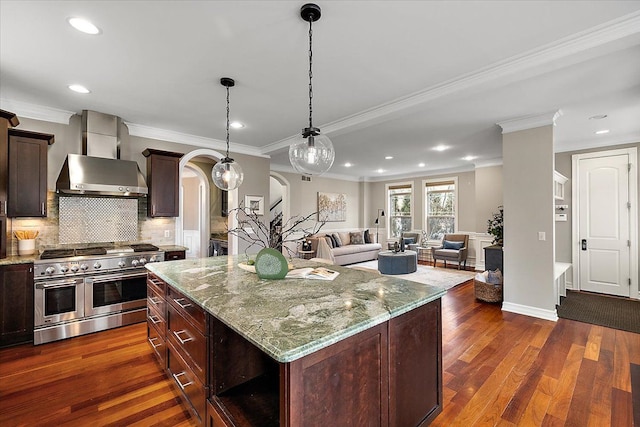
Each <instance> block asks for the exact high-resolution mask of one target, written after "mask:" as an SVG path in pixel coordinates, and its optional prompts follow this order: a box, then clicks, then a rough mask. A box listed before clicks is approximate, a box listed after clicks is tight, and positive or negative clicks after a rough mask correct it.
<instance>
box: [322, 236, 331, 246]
mask: <svg viewBox="0 0 640 427" xmlns="http://www.w3.org/2000/svg"><path fill="white" fill-rule="evenodd" d="M324 240H326V241H327V245H329V247H330V248H332V249H333V240H332V239H331V236H324Z"/></svg>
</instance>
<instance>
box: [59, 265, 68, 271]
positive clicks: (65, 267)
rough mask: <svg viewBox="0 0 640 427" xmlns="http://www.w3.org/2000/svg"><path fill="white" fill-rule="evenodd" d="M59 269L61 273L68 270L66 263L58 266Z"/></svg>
mask: <svg viewBox="0 0 640 427" xmlns="http://www.w3.org/2000/svg"><path fill="white" fill-rule="evenodd" d="M60 271H61V272H63V273H66V272H67V271H69V267H68V266H66V265H63V266H61V267H60Z"/></svg>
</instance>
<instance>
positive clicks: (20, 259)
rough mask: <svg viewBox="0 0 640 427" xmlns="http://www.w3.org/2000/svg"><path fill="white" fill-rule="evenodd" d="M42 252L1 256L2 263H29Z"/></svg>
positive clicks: (0, 261) (0, 263)
mask: <svg viewBox="0 0 640 427" xmlns="http://www.w3.org/2000/svg"><path fill="white" fill-rule="evenodd" d="M39 256H40V254H37V253H36V254H33V255H26V256H18V255H13V256H8V257H6V258H0V265H12V264H29V263H31V262H33V261H35V260H37V259H38V257H39Z"/></svg>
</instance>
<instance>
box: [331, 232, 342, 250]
mask: <svg viewBox="0 0 640 427" xmlns="http://www.w3.org/2000/svg"><path fill="white" fill-rule="evenodd" d="M331 238H332V239H333V247H334V248H339V247H340V246H342V239H340V236H338V234H337V233H333V234H332V235H331Z"/></svg>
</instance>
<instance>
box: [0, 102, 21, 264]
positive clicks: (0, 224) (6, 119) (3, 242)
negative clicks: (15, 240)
mask: <svg viewBox="0 0 640 427" xmlns="http://www.w3.org/2000/svg"><path fill="white" fill-rule="evenodd" d="M18 124H20V122H19V121H18V118H17V117H16V115H15V114H13V113H11V112H9V111H5V110H0V258H6V256H7V208H8V206H7V202H8V196H9V128H11V127H14V126H18Z"/></svg>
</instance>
